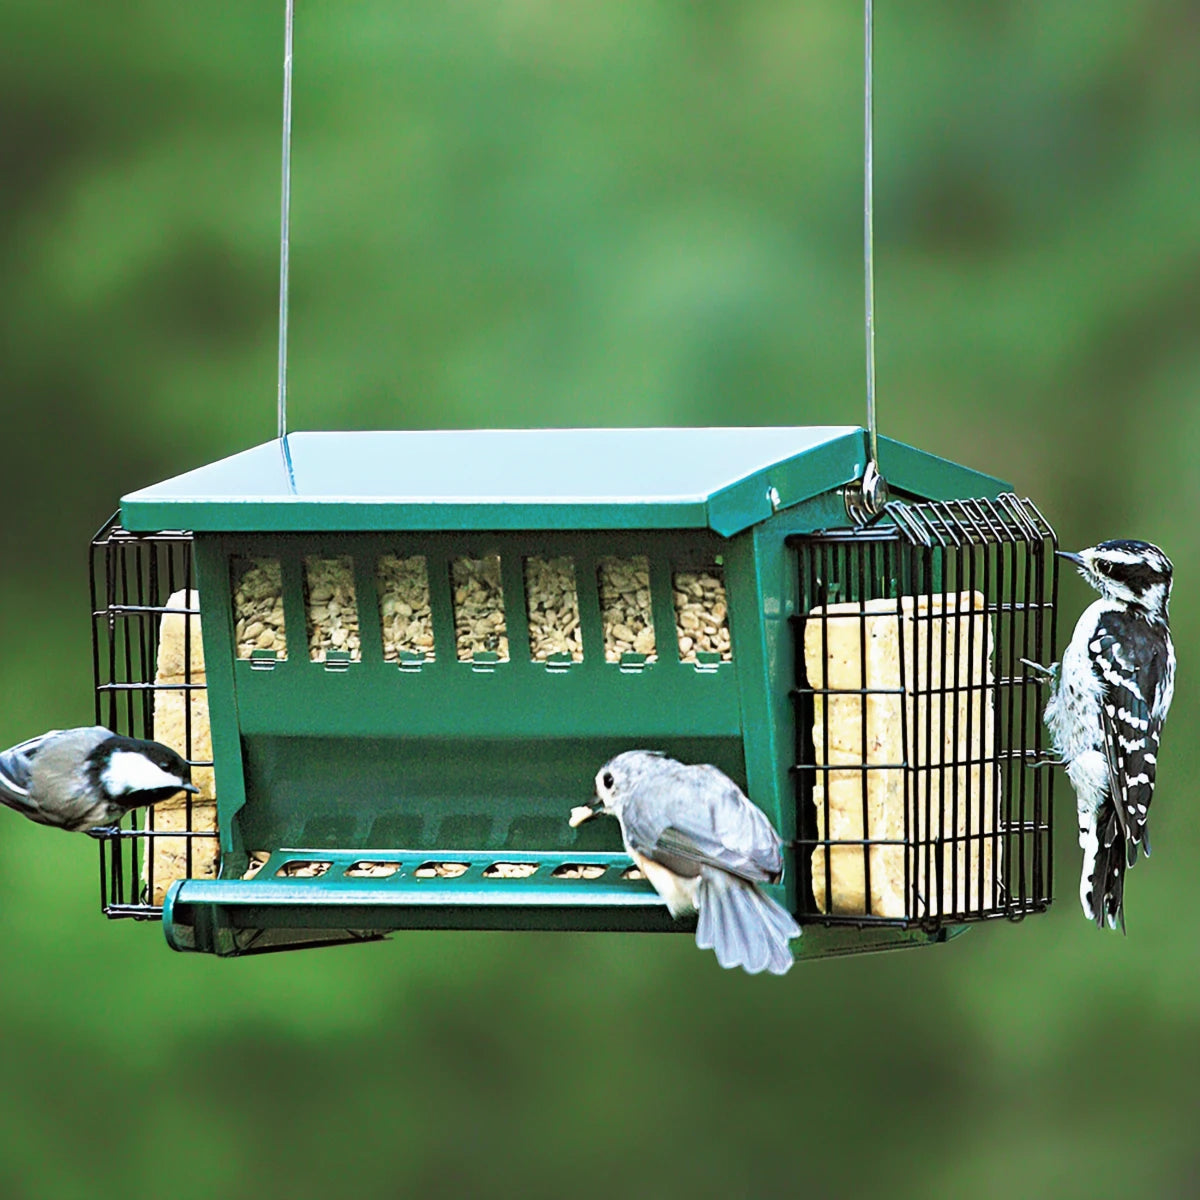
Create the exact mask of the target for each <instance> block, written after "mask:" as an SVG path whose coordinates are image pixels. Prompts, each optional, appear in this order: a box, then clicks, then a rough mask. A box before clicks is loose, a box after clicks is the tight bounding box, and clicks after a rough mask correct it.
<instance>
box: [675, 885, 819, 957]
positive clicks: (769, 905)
mask: <svg viewBox="0 0 1200 1200" xmlns="http://www.w3.org/2000/svg"><path fill="white" fill-rule="evenodd" d="M696 901H697V905H696V906H697V908H698V909H699V910H700V919H699V922H698V924H697V925H696V945H697V946H699V947H700V949H701V950H715V951H716V954H717V962H719V963H720V964H721V966H723V967H741V968H742V970H744V971H746V972H748V973H749V974H751V975H757V974H758V972H759V971H764V970H766V971H770V972H771V974H772V975H782V974H784V973H785V972H786V971H787V970H788V968H789V967H791V965H792V961H793V960H792V951H791V949H790V948H789V946H788V942H789V941H790V940H791V939H792V938H794V937H799V936H800V926H799V925H797V924H796V922H795V921H793V920H792V918H791V915H790V914H789V913H787V912H786V911H785V910H784V909H782V908H780V907H779V905H778V904H776V903H775V901H774V900H771V899H770V898H769V897H767V896H764V895H763V894H762V892H760V891H759V890H758V888H757V887H755V885H754V884H752V883H747V882H746V881H745V880H743V879H738V878H736V877H735V876H733V875H728V874H726V873H725V872H724V871H713V870H703V871H701V874H700V887H699V889H698V891H697V895H696Z"/></svg>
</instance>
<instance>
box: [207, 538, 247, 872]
mask: <svg viewBox="0 0 1200 1200" xmlns="http://www.w3.org/2000/svg"><path fill="white" fill-rule="evenodd" d="M195 553H196V584H197V589H198V591H199V593H200V610H201V617H200V625H201V629H202V631H203V637H204V662H205V665H206V668H207V672H208V712H209V723H210V726H211V729H212V745H213V764H214V766H213V771H214V774H215V778H216V791H217V827H218V829H219V830H220V834H221V852H222V854H223V855H224V854H229V853H234V854H241V853H242V847H241V846H240V845H239V844H238V841H237V840H236V836H235V831H236V829H237V823H236V822H235V821H234V819H233V818H234V815H235V814H236V813H237V811H238V810H239V809H240V808H241V807H242V805H243V804H245V803H246V779H245V775H244V773H243V771H242V739H241V734H240V732H239V728H238V711H237V691H236V688H235V685H234V662H233V656H234V645H233V597H232V595H231V591H230V576H229V556H228V551H227V548H226V540H225V539H224V538H218V537H204V536H200V535H197V537H196V539H195Z"/></svg>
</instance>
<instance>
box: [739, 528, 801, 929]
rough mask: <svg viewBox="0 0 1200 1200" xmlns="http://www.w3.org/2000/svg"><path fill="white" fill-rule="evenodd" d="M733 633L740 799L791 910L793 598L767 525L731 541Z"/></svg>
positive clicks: (780, 549) (779, 545) (782, 555)
mask: <svg viewBox="0 0 1200 1200" xmlns="http://www.w3.org/2000/svg"><path fill="white" fill-rule="evenodd" d="M726 562H727V563H728V564H729V570H728V587H729V599H730V615H731V619H732V621H733V627H732V630H731V632H732V634H733V638H734V644H735V645H736V646H737V653H738V655H739V656H740V659H739V662H738V684H739V689H738V690H739V695H740V699H741V709H742V731H743V743H744V746H745V753H746V782H747V794H748V795H749V796H750V797H751V799H753V801H754V803H755V804H757V805H758V807H759V808H761V809H762V810H763V811H764V812H765V813H766V814H767V816H768V817H770V819H771V824H772V825H774V826H775V828H776V829H777V830H778V832H779V835H780V837H782V838H783V841H784V846H785V850H784V861H785V869H784V879H783V884H782V886H781V888H780V892H781V893H784V892H785V893H786V900H785V898H784V894H780V895H777V896H776V898H777V899H779V900H781V901H782V902H784V903H785V905H786V907H787V908H788V909H789V910H790V911H792V912H795V911H796V906H797V897H796V880H797V872H796V870H795V862H794V858H795V856H794V853H793V852H792V850H791V849H790V848H789V847H790V844H791V843H792V842H793V841H794V840H795V837H796V805H795V802H794V800H793V799H792V791H791V771H790V768H791V765H792V764H791V746H792V743H793V739H794V735H793V733H792V725H793V718H792V713H791V704H790V696H789V687H788V686H787V684H786V682H784V681H787V680H788V679H789V669H790V668H789V662H790V659H789V658H788V654H789V653H790V632H789V630H788V628H787V624H788V621H787V617H788V613H789V612H790V611H791V605H792V601H791V598H790V589H789V586H788V579H787V575H788V572H787V570H786V552H785V547H784V542H783V539H782V537H781V536H780V534H779V533H778V530H777V529H775V528H774V526H773V524H772V523H768V524H767V525H759V526H756V527H755V528H753V529H752V530H750V531H749V532H747V533H745V534H743V535H742V536H740V537H737V538H734V539H733V540H732V542H731V543H730V547H729V551H728V553H727V554H726Z"/></svg>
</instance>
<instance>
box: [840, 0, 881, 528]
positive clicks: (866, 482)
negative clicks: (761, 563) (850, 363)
mask: <svg viewBox="0 0 1200 1200" xmlns="http://www.w3.org/2000/svg"><path fill="white" fill-rule="evenodd" d="M864 21H865V26H866V28H865V41H864V48H863V60H864V68H865V69H864V85H865V95H864V103H863V267H864V274H865V276H866V332H867V462H866V466H865V468H864V470H863V477H862V482H861V484H860V485H859V486H858V487H857V488H853V489H850V490H848V491H847V492H846V509H847V512H848V513H849V515H850V517H851V518H852V519H853V520H854V521H855V523H856V524H864V523H865V522H866V521H868V520H870V519H871V518H872V517H877V516H879V514H880V513H881V512H883V509H884V506H885V505H886V504H887V501H888V487H887V482H886V481H885V480H884V478H883V476H882V475H881V474H880V471H879V432H878V428H877V425H876V420H875V203H874V192H875V134H874V124H875V122H874V116H875V113H874V108H875V103H874V92H873V89H872V75H873V73H874V65H875V62H874V60H875V47H874V25H875V6H874V3H873V0H864Z"/></svg>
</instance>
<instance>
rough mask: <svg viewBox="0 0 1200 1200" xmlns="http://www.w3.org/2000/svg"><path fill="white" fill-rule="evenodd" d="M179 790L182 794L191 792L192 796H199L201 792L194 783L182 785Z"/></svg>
mask: <svg viewBox="0 0 1200 1200" xmlns="http://www.w3.org/2000/svg"><path fill="white" fill-rule="evenodd" d="M179 790H180V791H181V792H191V793H192V795H198V794H199V792H200V789H199V788H198V787H197V786H196V785H195V784H194V783H181V784H180V785H179Z"/></svg>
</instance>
